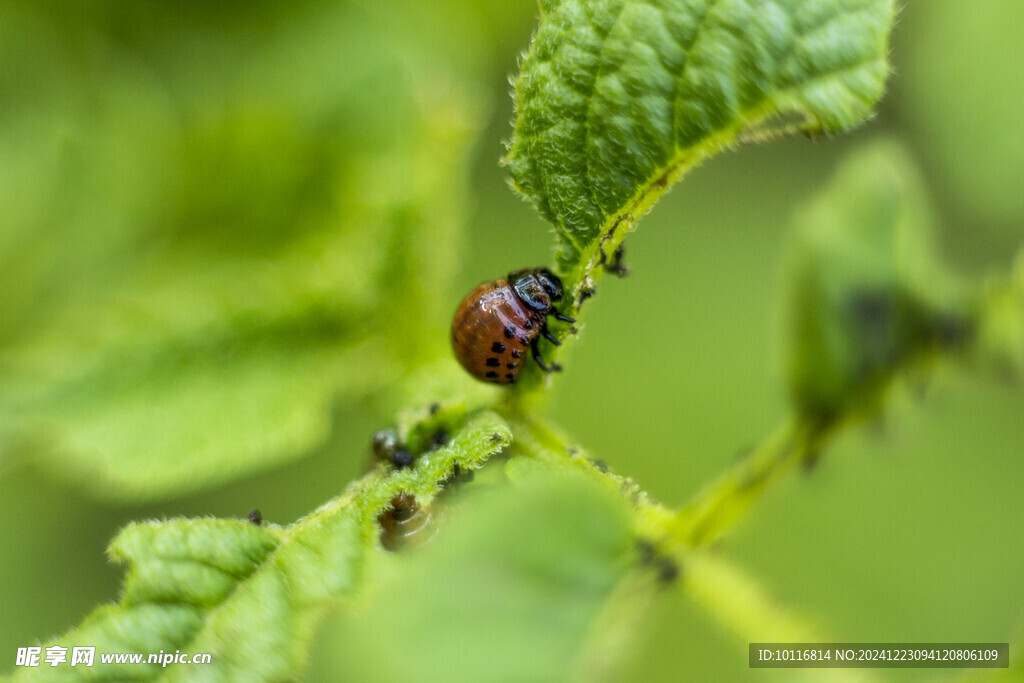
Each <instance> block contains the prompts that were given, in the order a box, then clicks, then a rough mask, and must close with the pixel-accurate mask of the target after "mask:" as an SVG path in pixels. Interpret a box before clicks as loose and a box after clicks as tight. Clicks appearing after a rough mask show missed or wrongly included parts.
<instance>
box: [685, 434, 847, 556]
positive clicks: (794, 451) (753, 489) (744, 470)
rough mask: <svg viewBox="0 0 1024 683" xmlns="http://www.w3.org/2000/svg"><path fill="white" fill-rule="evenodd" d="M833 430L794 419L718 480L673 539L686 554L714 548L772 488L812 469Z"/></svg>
mask: <svg viewBox="0 0 1024 683" xmlns="http://www.w3.org/2000/svg"><path fill="white" fill-rule="evenodd" d="M831 431H832V427H822V426H819V425H810V424H808V423H807V422H806V421H804V420H800V419H799V418H796V417H792V418H789V419H788V420H786V421H785V422H784V423H783V424H782V425H781V426H780V427H779V428H778V429H777V430H776V431H775V432H774V433H773V434H771V435H770V436H769V437H768V438H767V439H765V440H764V441H762V442H761V444H760V445H758V446H757V447H756V448H755V449H754V450H753V451H751V452H750V453H749V454H747V455H746V456H745V457H744V458H743V459H742V460H740V461H738V462H737V463H736V464H734V465H733V466H732V468H730V469H729V470H728V471H726V472H725V473H724V474H723V475H722V476H720V477H719V478H718V479H717V480H715V481H713V482H711V483H710V484H708V485H707V486H706V487H704V488H703V489H702V490H701V491H700V492H699V493H698V494H697V495H696V497H694V499H693V500H692V501H691V502H690V503H689V504H688V505H686V506H685V507H684V508H683V509H682V510H680V511H679V514H678V515H677V516H676V519H675V520H674V522H673V525H672V530H671V536H672V538H673V539H674V540H675V541H676V542H677V543H680V544H682V545H684V546H686V547H688V548H700V547H704V546H707V545H709V544H711V543H713V542H714V541H715V540H716V539H718V538H719V537H720V536H721V535H722V534H723V533H724V532H725V531H726V530H727V529H729V528H730V527H731V526H732V525H733V524H734V523H735V522H736V521H737V520H738V519H739V518H740V517H741V516H742V515H743V513H744V512H746V511H747V509H748V508H750V506H752V505H753V504H754V503H755V502H756V501H757V500H758V499H759V498H760V497H761V496H762V495H763V494H764V493H765V491H767V490H768V488H769V487H770V486H773V485H774V484H775V483H776V482H777V481H779V480H780V479H782V478H783V477H784V476H785V475H786V474H788V473H789V472H790V471H791V470H792V469H794V468H795V467H796V466H797V465H799V464H801V463H813V462H814V459H815V458H816V457H817V455H818V453H819V451H820V449H821V448H822V446H823V444H824V442H825V441H826V440H827V438H828V436H829V434H830V432H831Z"/></svg>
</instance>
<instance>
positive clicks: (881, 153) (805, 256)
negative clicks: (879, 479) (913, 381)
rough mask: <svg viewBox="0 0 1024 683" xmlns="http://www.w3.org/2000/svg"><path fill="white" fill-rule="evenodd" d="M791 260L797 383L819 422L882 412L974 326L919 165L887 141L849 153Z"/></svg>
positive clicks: (807, 214) (805, 224) (793, 388)
mask: <svg viewBox="0 0 1024 683" xmlns="http://www.w3.org/2000/svg"><path fill="white" fill-rule="evenodd" d="M798 228H799V229H798V232H797V236H796V240H795V242H796V243H795V245H794V248H793V253H792V258H791V262H790V263H789V269H788V277H789V279H790V282H789V291H788V293H787V295H788V298H787V300H788V305H789V308H790V311H789V316H790V319H789V321H788V328H789V329H788V332H789V347H788V348H787V350H786V353H787V364H788V370H789V385H790V393H791V395H792V398H793V400H794V401H795V403H796V404H797V406H798V408H799V410H800V412H801V414H802V415H803V416H804V417H806V418H809V419H810V421H811V422H812V423H819V424H820V423H828V422H831V421H833V420H834V419H836V418H838V417H839V416H840V415H843V414H860V415H863V414H865V413H871V412H874V411H875V410H877V409H878V408H880V407H881V405H880V402H881V399H882V396H883V394H884V390H885V389H886V388H887V387H888V386H889V385H890V383H891V382H892V380H893V379H894V378H895V377H896V375H897V374H898V373H899V372H900V371H901V370H904V369H906V368H907V367H909V366H910V365H912V364H914V363H915V362H917V361H920V360H922V358H924V357H926V356H927V355H928V354H929V353H930V352H932V351H936V350H938V349H940V348H947V349H948V348H951V347H955V346H957V345H958V344H960V343H961V342H963V341H964V340H965V338H966V337H967V336H968V335H969V322H968V319H967V316H966V314H965V312H964V311H963V310H962V302H961V300H960V299H961V296H960V295H959V293H958V290H959V285H958V282H957V281H956V279H955V278H954V277H953V276H952V275H951V274H950V273H948V272H946V271H945V269H944V268H942V267H941V266H940V265H939V264H938V262H937V261H936V259H935V258H934V255H933V252H932V245H931V240H930V233H929V230H930V216H929V215H928V212H927V205H926V203H925V196H924V191H923V189H922V187H921V182H920V179H919V178H918V176H917V172H916V170H915V169H914V166H913V164H912V163H911V162H910V161H909V160H908V159H907V158H906V157H905V156H904V155H903V153H902V152H901V151H900V150H899V149H898V148H896V147H894V146H892V145H889V144H879V145H876V146H875V147H872V148H869V149H867V150H865V151H862V152H860V153H859V154H858V155H856V156H855V157H853V158H852V159H850V160H848V161H847V162H846V164H845V165H844V166H842V167H841V168H840V170H839V171H838V172H837V173H836V176H835V178H834V179H833V180H832V181H831V183H830V184H829V186H828V188H827V189H826V190H825V191H824V192H823V193H822V195H821V196H820V197H819V198H818V199H817V200H816V201H815V202H814V203H813V204H811V205H810V206H809V207H808V208H807V209H806V210H805V211H804V212H803V215H802V216H801V217H800V219H799V225H798Z"/></svg>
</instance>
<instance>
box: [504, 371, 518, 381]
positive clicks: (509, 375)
mask: <svg viewBox="0 0 1024 683" xmlns="http://www.w3.org/2000/svg"><path fill="white" fill-rule="evenodd" d="M515 378H516V376H515V375H513V374H512V373H511V372H508V373H505V379H510V380H515Z"/></svg>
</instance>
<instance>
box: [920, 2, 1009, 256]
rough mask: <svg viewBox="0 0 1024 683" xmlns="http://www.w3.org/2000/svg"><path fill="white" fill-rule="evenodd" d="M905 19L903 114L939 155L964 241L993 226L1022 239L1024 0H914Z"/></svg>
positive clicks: (924, 150) (925, 152)
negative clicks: (945, 1) (950, 1)
mask: <svg viewBox="0 0 1024 683" xmlns="http://www.w3.org/2000/svg"><path fill="white" fill-rule="evenodd" d="M905 19H906V25H907V28H908V29H909V30H908V31H907V33H906V34H905V36H904V37H905V40H904V41H902V42H903V44H904V46H905V49H906V55H905V59H904V60H903V62H904V64H903V65H902V66H901V69H900V72H901V74H900V75H901V82H902V84H903V87H904V88H905V92H904V93H903V96H902V98H901V101H900V116H901V117H902V116H906V117H907V119H908V121H907V123H908V124H909V125H908V132H910V133H911V134H912V135H914V136H917V137H918V138H919V140H918V142H919V144H918V149H919V150H920V154H921V155H922V156H923V157H924V158H925V159H927V160H929V161H931V162H933V163H935V164H937V168H936V169H935V171H934V176H935V179H936V181H938V182H941V183H942V185H941V187H942V189H943V190H944V191H945V192H948V193H949V194H948V196H947V197H946V198H947V200H953V201H955V202H956V203H958V204H959V205H960V207H962V209H961V210H962V211H963V213H962V214H960V217H962V218H963V219H964V221H965V223H966V224H965V225H964V228H965V229H964V230H963V232H964V233H969V234H970V237H969V238H967V239H965V241H964V242H963V244H970V245H971V246H972V247H973V250H983V249H984V247H985V245H984V241H981V243H980V244H979V232H981V234H982V235H983V234H984V232H985V231H990V230H992V229H994V228H995V229H999V228H1002V229H1003V230H1005V231H1006V233H1005V234H1006V236H1007V237H1010V238H1011V239H1012V240H1014V241H1016V240H1019V238H1020V234H1021V232H1020V225H1021V221H1022V220H1024V194H1022V193H1021V192H1020V183H1019V182H1018V178H1019V177H1020V176H1021V174H1022V173H1024V139H1021V137H1020V136H1019V135H1016V134H1014V133H1010V132H1009V131H1014V130H1016V129H1017V128H1018V127H1019V125H1020V120H1021V119H1020V112H1021V111H1022V110H1024V90H1022V89H1021V88H1019V87H1017V85H1016V84H1017V83H1018V81H1019V74H1020V71H1019V67H1018V64H1019V61H1020V40H1019V31H1018V27H1019V26H1020V25H1021V23H1022V22H1024V4H1022V3H1020V2H1017V0H986V2H972V3H968V4H966V5H963V6H962V7H960V8H959V9H958V10H957V11H950V9H949V8H948V7H945V6H943V5H942V3H934V2H914V3H908V7H907V13H906V17H905ZM911 27H912V28H911ZM979 74H984V77H979ZM951 92H953V93H956V97H950V96H949V93H951Z"/></svg>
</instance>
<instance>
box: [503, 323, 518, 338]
mask: <svg viewBox="0 0 1024 683" xmlns="http://www.w3.org/2000/svg"><path fill="white" fill-rule="evenodd" d="M514 336H516V328H514V327H512V326H511V325H505V339H511V338H512V337H514Z"/></svg>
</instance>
